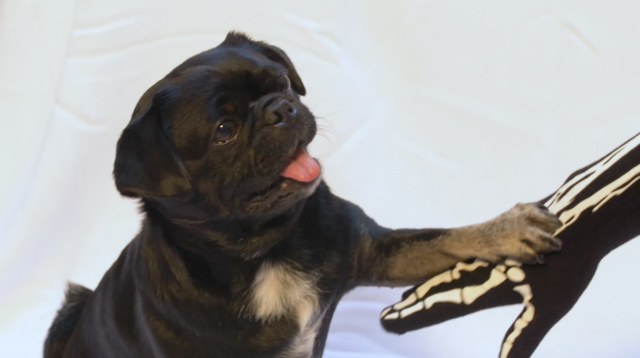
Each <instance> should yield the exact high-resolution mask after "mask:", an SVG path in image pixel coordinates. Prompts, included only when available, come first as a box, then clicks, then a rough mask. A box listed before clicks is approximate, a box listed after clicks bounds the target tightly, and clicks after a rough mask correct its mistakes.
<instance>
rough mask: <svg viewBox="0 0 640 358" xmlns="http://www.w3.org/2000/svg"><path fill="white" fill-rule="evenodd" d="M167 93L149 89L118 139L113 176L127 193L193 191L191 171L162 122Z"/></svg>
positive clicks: (185, 195)
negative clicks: (179, 154)
mask: <svg viewBox="0 0 640 358" xmlns="http://www.w3.org/2000/svg"><path fill="white" fill-rule="evenodd" d="M154 87H155V86H154ZM166 97H167V96H166V94H164V93H163V92H162V91H161V90H158V91H155V90H154V89H153V88H152V89H150V90H149V91H147V93H145V94H144V95H143V97H142V99H141V100H140V102H139V104H138V106H137V108H136V110H135V111H134V115H133V118H132V119H131V122H129V125H127V127H126V128H125V129H124V131H123V132H122V135H121V136H120V139H119V140H118V145H117V149H116V160H115V163H114V168H113V176H114V179H115V182H116V187H117V189H118V191H119V192H120V193H121V194H122V195H124V196H128V197H134V198H135V197H139V198H154V199H160V198H188V197H190V196H191V195H192V194H193V187H192V185H191V179H190V176H189V173H188V172H187V169H186V168H185V166H184V163H183V162H182V159H180V157H179V156H178V154H177V153H176V151H175V149H174V147H173V143H171V141H170V140H169V139H168V138H167V134H166V133H165V130H164V128H163V125H162V119H163V118H162V112H163V111H162V109H163V102H164V101H166Z"/></svg>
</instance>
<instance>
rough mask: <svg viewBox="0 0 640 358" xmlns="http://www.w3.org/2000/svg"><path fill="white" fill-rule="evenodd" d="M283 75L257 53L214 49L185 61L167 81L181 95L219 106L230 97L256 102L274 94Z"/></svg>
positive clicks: (273, 64) (274, 65)
mask: <svg viewBox="0 0 640 358" xmlns="http://www.w3.org/2000/svg"><path fill="white" fill-rule="evenodd" d="M286 73H287V69H286V68H285V67H284V66H282V65H281V64H279V63H277V62H274V61H271V60H269V59H268V58H266V57H265V56H263V55H262V54H260V53H258V52H256V51H251V50H246V49H241V48H240V49H238V48H226V49H225V48H223V49H219V48H216V49H213V50H210V51H207V52H204V53H201V54H199V55H197V56H194V57H192V58H191V59H189V60H187V61H185V63H183V64H182V65H180V66H179V67H177V68H176V69H175V70H174V71H172V73H171V74H169V76H168V77H169V78H172V80H173V81H176V82H178V83H179V85H180V86H181V87H182V91H181V92H182V94H183V95H185V96H197V97H201V96H203V97H206V99H208V100H209V101H215V102H216V103H218V102H224V100H225V99H226V98H231V97H233V98H235V99H237V100H238V99H243V100H247V101H255V100H257V99H258V98H260V97H262V96H264V95H266V94H268V93H271V92H273V91H276V90H277V80H278V78H279V77H280V76H282V75H285V74H286ZM201 98H202V97H201ZM220 104H223V103H220Z"/></svg>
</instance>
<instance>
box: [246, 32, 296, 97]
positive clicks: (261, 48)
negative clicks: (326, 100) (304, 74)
mask: <svg viewBox="0 0 640 358" xmlns="http://www.w3.org/2000/svg"><path fill="white" fill-rule="evenodd" d="M256 44H257V45H258V52H260V53H261V54H263V55H265V56H266V57H267V58H268V59H270V60H271V61H274V62H277V63H279V64H281V65H283V66H284V67H286V68H287V70H288V71H287V76H288V77H289V80H290V81H291V88H292V89H293V90H294V91H296V93H297V94H299V95H300V96H304V95H305V94H307V90H306V89H305V88H304V84H302V79H300V76H298V72H296V68H295V67H294V66H293V62H291V60H290V59H289V56H287V54H286V53H284V51H282V50H281V49H280V48H278V47H276V46H273V45H269V44H266V43H264V42H256Z"/></svg>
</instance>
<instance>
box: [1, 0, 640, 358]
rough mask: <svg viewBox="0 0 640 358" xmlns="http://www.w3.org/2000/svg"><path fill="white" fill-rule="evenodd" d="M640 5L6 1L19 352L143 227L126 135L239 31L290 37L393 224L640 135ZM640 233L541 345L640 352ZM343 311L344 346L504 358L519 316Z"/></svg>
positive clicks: (342, 165)
mask: <svg viewBox="0 0 640 358" xmlns="http://www.w3.org/2000/svg"><path fill="white" fill-rule="evenodd" d="M639 13H640V3H639V2H637V1H634V0H626V1H624V0H621V1H615V2H610V1H597V0H593V1H566V0H542V1H528V2H521V1H494V0H485V1H466V2H465V1H394V2H383V1H375V2H374V1H344V2H341V1H322V2H320V1H317V2H309V1H304V2H303V1H294V0H291V1H284V0H283V1H218V0H183V1H180V2H176V1H170V0H97V1H95V0H94V1H90V0H55V1H50V0H2V1H0V121H1V127H0V165H1V166H0V168H2V169H1V173H2V175H0V356H2V357H39V356H41V345H42V341H43V339H44V335H45V332H46V329H47V328H48V326H49V324H50V322H51V320H52V317H53V315H54V313H55V311H56V309H57V308H58V307H59V304H60V301H61V299H62V295H63V287H64V285H65V281H66V280H71V281H74V282H78V283H81V284H83V285H86V286H88V287H90V288H93V287H95V285H96V284H97V282H98V281H99V280H100V278H101V276H102V275H103V273H104V272H105V271H106V270H107V269H108V267H109V266H110V265H111V263H112V262H113V261H114V260H115V258H116V257H117V255H118V254H119V252H120V250H121V249H122V248H123V247H124V246H125V245H126V243H127V242H128V241H129V240H130V239H131V238H132V237H133V236H134V235H135V233H136V231H137V230H138V227H139V220H140V217H139V215H138V213H137V209H136V203H135V202H134V201H132V200H127V199H123V198H121V197H120V196H119V195H118V193H117V192H116V190H115V188H114V185H113V182H112V179H111V170H112V163H113V159H114V154H115V143H116V140H117V138H118V135H119V133H120V131H121V130H122V128H124V126H125V125H126V123H127V122H128V121H129V116H130V114H131V112H132V110H133V107H134V105H135V103H136V101H137V100H138V98H139V97H140V96H141V94H142V93H143V91H144V90H145V89H146V88H148V87H149V86H150V85H152V84H153V83H154V82H155V81H156V80H158V79H160V78H161V77H162V76H164V75H165V74H166V73H167V72H168V71H169V70H171V69H172V68H173V67H175V66H176V65H177V64H179V63H180V62H181V61H183V60H184V59H186V58H187V57H189V56H191V55H193V54H195V53H198V52H200V51H203V50H206V49H208V48H210V47H213V46H215V45H217V44H218V43H219V42H220V41H222V39H223V38H224V36H225V34H226V32H227V31H228V30H230V29H237V30H242V31H246V32H247V33H249V34H250V35H252V36H253V37H254V38H256V39H259V40H265V41H268V42H270V43H272V44H275V45H277V46H280V47H281V48H283V49H284V50H285V51H286V52H287V53H288V54H289V55H290V57H291V58H292V60H293V61H294V63H295V64H296V67H297V69H298V71H299V73H300V75H301V77H302V79H303V81H304V83H305V85H306V87H307V90H308V95H307V96H306V98H305V99H304V102H305V103H306V104H308V105H309V107H310V108H311V109H312V110H313V111H314V113H315V114H316V115H317V116H319V117H320V118H319V124H320V127H321V128H322V129H321V131H320V133H319V136H318V137H317V139H316V140H315V142H314V143H313V144H312V146H311V148H310V151H311V154H312V155H314V156H315V157H318V158H319V159H320V160H321V162H322V163H323V168H324V177H325V179H326V181H327V182H328V183H329V185H330V186H331V187H332V189H333V190H334V192H335V193H336V194H338V195H340V196H343V197H345V198H347V199H349V200H351V201H353V202H356V203H358V204H360V205H361V206H362V207H363V208H364V209H365V210H366V211H367V212H368V213H369V214H370V215H371V216H372V217H374V218H375V219H376V220H377V221H378V222H379V223H381V224H384V225H387V226H390V227H394V228H399V227H446V226H458V225H464V224H468V223H474V222H479V221H482V220H485V219H489V218H491V217H492V216H495V215H497V214H499V213H500V212H502V211H504V210H506V209H508V208H509V207H511V206H512V205H513V204H514V203H516V202H518V201H532V200H538V199H541V198H542V197H544V196H546V195H547V194H549V193H551V192H552V191H554V190H555V189H556V188H557V187H558V186H559V185H560V184H561V183H562V182H563V181H564V179H565V178H566V177H567V175H568V174H570V173H572V172H573V171H575V170H576V169H578V168H579V167H581V166H584V165H586V164H588V163H591V162H593V161H595V160H596V159H598V158H599V157H601V156H602V155H604V154H606V153H607V152H608V151H609V150H611V149H613V148H615V147H616V146H618V145H619V144H621V143H622V142H623V141H625V140H626V139H628V138H630V137H631V136H633V135H634V134H635V133H637V132H639V131H640V100H639V94H640V66H639V64H640V42H639V41H638V39H639V38H640V22H638V21H637V16H638V14H639ZM638 257H640V240H635V241H631V242H630V243H628V244H627V245H625V246H623V247H621V248H620V249H618V250H616V251H615V252H613V253H612V254H611V255H609V256H608V257H607V258H606V259H605V260H603V261H602V264H601V265H600V269H599V271H598V273H597V274H596V277H595V279H594V280H593V282H592V284H591V286H590V287H589V288H588V290H587V291H586V293H585V295H584V296H583V297H582V298H581V300H580V301H579V302H578V304H577V305H576V306H575V308H574V309H573V310H572V311H571V312H570V313H569V314H568V315H567V316H566V317H565V318H564V319H563V320H562V321H561V322H560V323H559V324H558V325H557V326H556V327H555V328H554V329H553V330H552V331H551V332H550V333H549V335H548V336H547V338H546V339H545V340H544V341H543V342H542V344H541V346H540V347H539V349H538V350H537V352H536V354H535V356H536V357H565V358H569V357H580V358H585V357H594V358H595V357H638V356H640V344H639V343H638V336H640V326H639V325H638V322H640V310H638V309H637V308H636V307H637V302H638V301H639V300H640V288H638V285H637V284H633V283H634V282H637V281H638V278H637V273H638V272H640V260H638ZM401 292H402V291H401V290H400V289H396V290H391V289H378V288H367V289H358V290H355V291H354V292H352V293H350V294H349V295H348V296H347V297H346V298H345V299H344V301H343V302H342V303H341V304H340V306H339V307H338V310H337V312H336V314H335V318H334V320H333V325H332V328H331V333H330V336H329V340H328V343H327V350H326V353H325V357H330V358H356V357H388V358H391V357H495V356H497V354H498V351H499V349H500V342H501V340H502V337H503V335H504V332H505V331H506V329H507V328H508V327H509V325H510V324H511V322H512V321H513V320H514V319H515V317H516V316H517V314H518V313H519V311H520V307H506V308H500V309H492V310H488V311H484V312H480V313H477V314H474V315H471V316H469V317H465V318H461V319H456V320H453V321H450V322H446V323H444V324H441V325H439V326H436V327H432V328H428V329H424V330H421V331H418V332H413V333H409V334H406V335H404V336H394V335H389V334H386V333H384V332H383V331H382V329H381V328H380V326H379V324H378V315H379V312H380V310H381V309H382V308H383V307H385V306H386V305H388V304H390V303H393V302H395V301H397V299H398V298H399V297H400V294H401Z"/></svg>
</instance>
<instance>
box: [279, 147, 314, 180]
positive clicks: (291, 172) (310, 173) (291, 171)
mask: <svg viewBox="0 0 640 358" xmlns="http://www.w3.org/2000/svg"><path fill="white" fill-rule="evenodd" d="M318 175H320V166H319V165H318V162H316V160H315V159H313V158H311V156H310V155H309V153H307V151H306V149H304V148H303V147H302V146H298V149H297V150H296V152H295V154H294V155H293V158H291V161H289V164H287V166H286V167H285V168H284V170H283V171H282V172H281V173H280V176H282V177H284V178H289V179H293V180H295V181H299V182H303V183H309V182H311V181H313V180H314V179H316V178H317V177H318Z"/></svg>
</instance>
